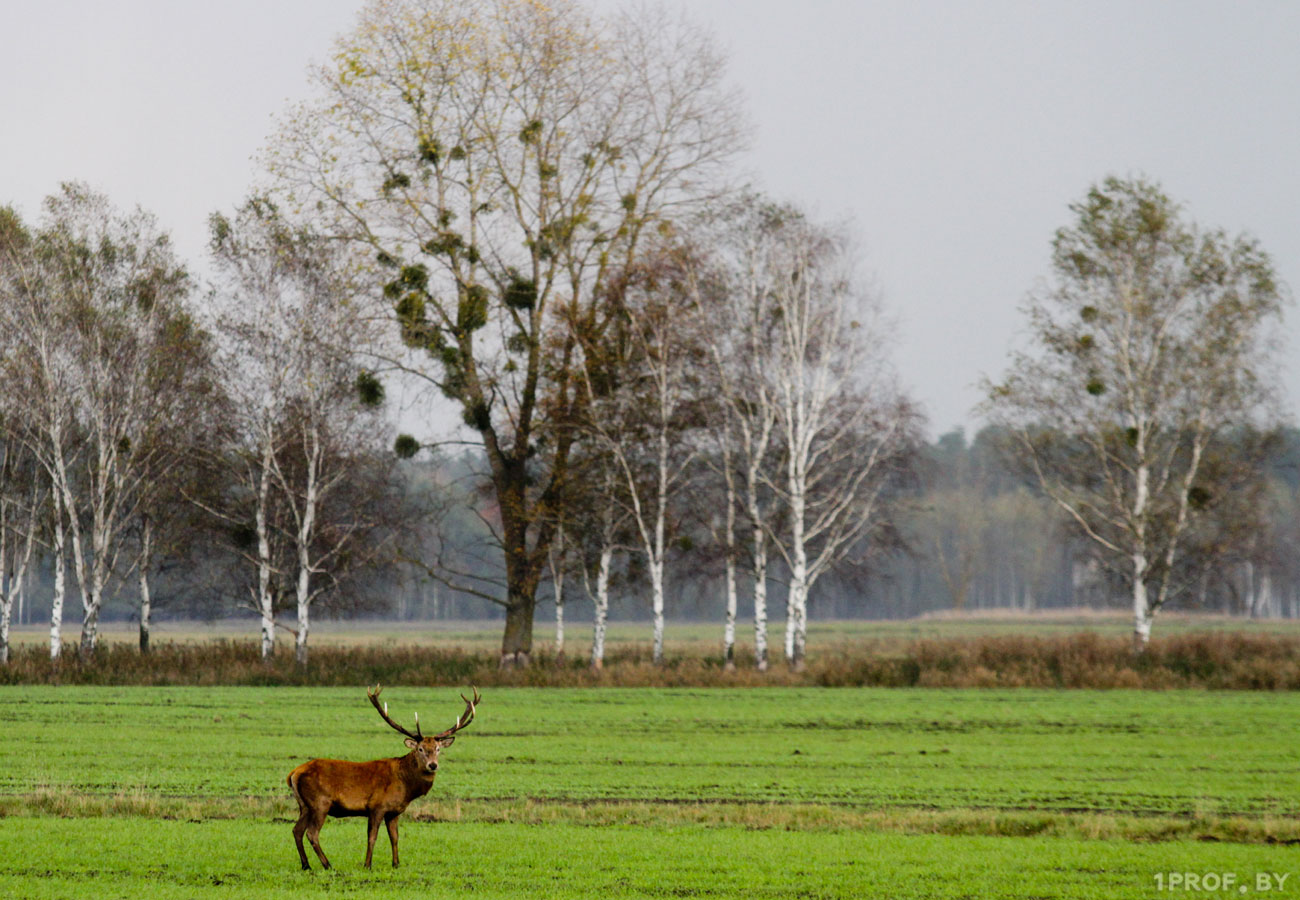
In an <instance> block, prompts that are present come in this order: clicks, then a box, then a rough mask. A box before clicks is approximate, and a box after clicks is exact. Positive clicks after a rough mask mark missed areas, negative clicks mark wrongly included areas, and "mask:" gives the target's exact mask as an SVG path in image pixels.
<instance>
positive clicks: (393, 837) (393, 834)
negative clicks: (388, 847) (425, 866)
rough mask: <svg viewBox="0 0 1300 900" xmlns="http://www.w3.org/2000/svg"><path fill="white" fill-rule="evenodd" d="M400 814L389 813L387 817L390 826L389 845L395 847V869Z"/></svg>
mask: <svg viewBox="0 0 1300 900" xmlns="http://www.w3.org/2000/svg"><path fill="white" fill-rule="evenodd" d="M399 815H400V813H389V814H388V815H387V816H386V817H385V823H386V824H387V825H388V843H390V844H392V845H393V868H394V869H396V868H397V817H398V816H399Z"/></svg>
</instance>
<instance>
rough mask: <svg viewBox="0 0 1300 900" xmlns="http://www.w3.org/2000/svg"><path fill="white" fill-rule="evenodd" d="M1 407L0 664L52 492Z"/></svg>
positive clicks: (5, 661)
mask: <svg viewBox="0 0 1300 900" xmlns="http://www.w3.org/2000/svg"><path fill="white" fill-rule="evenodd" d="M12 420H13V411H12V410H5V409H0V665H6V664H8V662H9V624H10V621H11V619H12V616H13V610H14V603H15V602H16V601H17V600H18V597H19V595H20V594H21V592H22V589H23V583H24V580H25V579H26V577H27V572H28V568H29V566H30V565H31V562H32V558H33V550H34V549H35V547H36V543H37V533H38V532H39V531H40V529H41V525H42V522H43V520H44V510H45V508H46V502H47V501H46V498H47V496H48V495H49V484H48V480H47V479H46V478H45V477H44V473H43V472H41V471H40V465H39V463H38V462H37V460H36V458H35V456H34V455H33V454H32V453H31V452H30V450H29V449H28V448H27V447H26V446H25V445H24V444H23V442H22V440H21V439H20V437H19V436H18V435H17V434H15V433H14V432H13V431H12V430H11V429H10V428H9V427H8V426H9V425H10V424H11V422H12Z"/></svg>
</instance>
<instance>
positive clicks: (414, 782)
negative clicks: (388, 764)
mask: <svg viewBox="0 0 1300 900" xmlns="http://www.w3.org/2000/svg"><path fill="white" fill-rule="evenodd" d="M400 764H401V768H402V780H403V781H405V782H406V784H407V785H408V786H409V787H410V789H411V791H412V796H415V797H422V796H424V795H425V794H427V793H429V788H431V787H433V779H434V777H435V776H436V775H437V774H438V773H437V772H426V771H424V766H422V765H420V760H419V759H417V758H416V755H415V751H414V750H412V751H411V752H410V753H408V754H406V755H405V756H403V757H402V758H401V760H400Z"/></svg>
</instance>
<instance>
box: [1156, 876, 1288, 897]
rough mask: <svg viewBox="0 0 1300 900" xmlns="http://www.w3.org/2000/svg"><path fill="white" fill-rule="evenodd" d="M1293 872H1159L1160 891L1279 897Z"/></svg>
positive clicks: (1158, 883)
mask: <svg viewBox="0 0 1300 900" xmlns="http://www.w3.org/2000/svg"><path fill="white" fill-rule="evenodd" d="M1290 877H1291V873H1290V872H1256V873H1254V875H1253V876H1251V875H1246V876H1239V875H1238V874H1237V873H1236V872H1157V873H1156V874H1155V880H1156V890H1157V891H1186V892H1189V893H1194V892H1202V891H1204V892H1210V893H1217V892H1219V891H1236V892H1237V893H1239V894H1250V893H1259V894H1264V893H1279V892H1281V891H1284V890H1286V881H1287V879H1288V878H1290Z"/></svg>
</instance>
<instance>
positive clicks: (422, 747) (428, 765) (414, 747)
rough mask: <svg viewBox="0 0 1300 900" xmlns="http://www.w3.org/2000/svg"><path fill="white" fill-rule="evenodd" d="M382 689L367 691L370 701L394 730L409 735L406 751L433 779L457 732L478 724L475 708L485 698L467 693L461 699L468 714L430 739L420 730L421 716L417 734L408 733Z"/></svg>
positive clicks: (416, 729) (414, 732)
mask: <svg viewBox="0 0 1300 900" xmlns="http://www.w3.org/2000/svg"><path fill="white" fill-rule="evenodd" d="M382 690H383V688H381V687H380V686H379V685H375V686H374V688H373V689H371V690H369V691H366V696H367V697H369V698H370V702H371V703H373V704H374V707H375V709H376V710H377V711H378V712H379V715H380V717H381V718H382V719H383V720H384V721H385V722H387V723H388V724H389V726H390V727H391V728H392V729H393V730H394V731H397V732H398V733H400V734H403V735H405V736H406V740H405V742H404V743H405V744H406V749H408V750H410V751H411V754H412V755H413V756H414V757H415V762H416V766H417V767H418V769H419V771H420V772H422V773H423V774H425V775H427V776H429V777H433V775H434V773H436V772H437V771H438V754H439V753H440V752H442V751H443V750H445V749H446V748H447V747H450V746H451V744H452V741H454V740H456V732H458V731H460V730H461V729H462V728H464V727H465V726H466V725H468V724H469V723H470V722H472V721H474V707H475V706H477V705H478V702H479V700H480V699H481V698H480V697H479V693H478V688H472V690H473V693H474V697H473V699H470V698H469V697H466V696H465V695H464V694H461V695H460V699H462V700H464V701H465V711H464V712H463V713H461V714H460V718H458V719H457V720H456V724H455V725H453V726H451V727H450V728H448V729H447V730H446V731H442V732H439V733H438V734H433V735H429V736H427V737H426V736H425V735H424V734H422V733H421V731H420V714H419V713H416V714H415V731H407V730H406V729H405V728H403V727H402V726H401V725H398V724H397V723H396V722H394V721H393V720H392V719H391V718H390V717H389V715H388V704H387V703H383V704H381V703H380V702H379V692H380V691H382Z"/></svg>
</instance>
